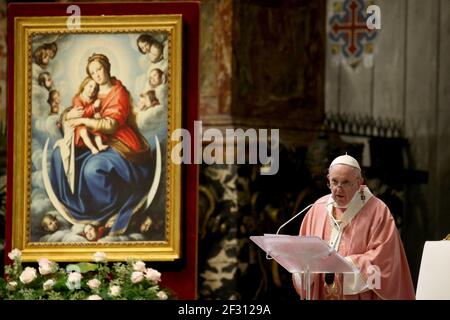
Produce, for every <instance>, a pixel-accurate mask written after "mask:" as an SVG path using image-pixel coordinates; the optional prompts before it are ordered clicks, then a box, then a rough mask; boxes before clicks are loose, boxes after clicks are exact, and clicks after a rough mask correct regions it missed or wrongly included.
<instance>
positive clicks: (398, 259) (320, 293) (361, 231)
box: [300, 195, 415, 300]
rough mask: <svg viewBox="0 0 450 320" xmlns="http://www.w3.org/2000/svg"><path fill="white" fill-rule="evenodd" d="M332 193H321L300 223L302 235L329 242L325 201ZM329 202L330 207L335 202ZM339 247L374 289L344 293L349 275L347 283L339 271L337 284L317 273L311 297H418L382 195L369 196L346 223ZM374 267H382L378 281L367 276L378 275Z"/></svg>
mask: <svg viewBox="0 0 450 320" xmlns="http://www.w3.org/2000/svg"><path fill="white" fill-rule="evenodd" d="M329 197H330V195H327V196H324V197H322V198H321V199H319V200H317V201H316V204H315V205H314V206H312V207H311V209H310V210H309V211H308V213H307V214H306V215H305V218H304V220H303V222H302V225H301V227H300V235H302V236H318V237H320V238H322V239H323V240H325V241H326V242H327V243H328V244H330V237H331V233H332V229H333V227H332V223H333V221H332V219H331V218H330V216H329V215H328V213H327V205H326V204H324V203H323V202H326V201H327V200H329ZM358 198H359V197H358ZM359 201H361V200H359ZM319 202H321V204H319ZM328 206H329V207H330V208H331V206H332V205H328ZM337 251H338V252H339V253H340V254H341V255H342V256H344V257H346V258H347V259H350V260H351V261H352V262H353V264H354V266H355V267H356V268H358V269H359V271H360V275H361V278H360V279H361V280H362V281H361V283H363V284H366V283H370V284H372V285H371V287H373V289H368V288H367V287H366V288H362V292H358V291H356V292H352V294H345V295H344V293H343V287H344V286H345V287H348V284H349V281H348V280H349V279H348V278H347V275H346V276H345V277H346V280H345V281H346V283H344V277H343V275H342V274H336V276H335V280H334V285H326V284H325V275H324V274H316V275H314V277H313V285H312V290H311V299H351V300H354V299H389V300H391V299H396V300H406V299H415V292H414V287H413V284H412V280H411V274H410V271H409V266H408V262H407V259H406V255H405V252H404V249H403V244H402V242H401V239H400V235H399V232H398V230H397V228H396V226H395V222H394V219H393V217H392V215H391V213H390V211H389V209H388V207H387V206H386V205H385V204H384V203H383V202H382V201H381V200H380V199H378V198H376V197H375V196H372V197H371V198H370V199H368V200H366V203H365V204H364V206H363V207H362V209H360V210H359V212H358V213H357V214H356V216H354V217H353V219H352V220H351V222H350V223H349V224H348V225H347V226H345V227H344V229H343V232H342V235H341V240H340V243H339V248H338V250H337ZM378 268H379V269H378ZM374 270H379V271H380V275H381V278H380V281H379V282H378V285H377V282H376V281H367V282H366V280H367V279H368V277H370V278H369V279H370V280H372V279H374V278H375V276H374V275H375V272H374ZM377 287H378V288H377Z"/></svg>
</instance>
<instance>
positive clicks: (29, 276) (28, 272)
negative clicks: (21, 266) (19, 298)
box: [19, 267, 37, 284]
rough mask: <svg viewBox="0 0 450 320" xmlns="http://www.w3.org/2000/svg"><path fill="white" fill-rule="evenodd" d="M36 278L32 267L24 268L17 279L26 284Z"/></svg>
mask: <svg viewBox="0 0 450 320" xmlns="http://www.w3.org/2000/svg"><path fill="white" fill-rule="evenodd" d="M36 277H37V275H36V269H35V268H32V267H26V268H25V270H23V271H22V273H21V274H20V277H19V279H20V281H21V282H22V283H23V284H28V283H30V282H32V281H33V280H34V279H36Z"/></svg>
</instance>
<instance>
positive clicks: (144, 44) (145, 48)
mask: <svg viewBox="0 0 450 320" xmlns="http://www.w3.org/2000/svg"><path fill="white" fill-rule="evenodd" d="M138 46H139V49H141V52H142V53H144V54H146V53H149V52H150V43H149V42H148V41H139V42H138Z"/></svg>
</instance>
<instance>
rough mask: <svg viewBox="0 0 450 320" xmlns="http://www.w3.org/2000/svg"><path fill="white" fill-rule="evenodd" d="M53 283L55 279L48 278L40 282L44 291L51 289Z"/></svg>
mask: <svg viewBox="0 0 450 320" xmlns="http://www.w3.org/2000/svg"><path fill="white" fill-rule="evenodd" d="M54 285H55V280H53V279H48V280H47V281H45V282H44V283H43V284H42V287H43V288H44V290H45V291H48V290H51V289H52V288H53V286H54Z"/></svg>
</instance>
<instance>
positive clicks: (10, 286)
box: [8, 281, 17, 291]
mask: <svg viewBox="0 0 450 320" xmlns="http://www.w3.org/2000/svg"><path fill="white" fill-rule="evenodd" d="M16 287H17V282H16V281H10V282H8V290H10V291H14V290H15V289H16Z"/></svg>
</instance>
